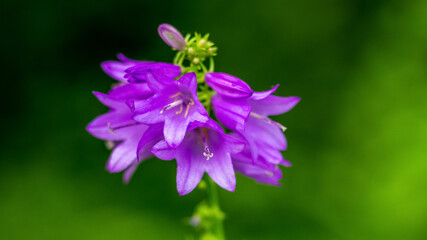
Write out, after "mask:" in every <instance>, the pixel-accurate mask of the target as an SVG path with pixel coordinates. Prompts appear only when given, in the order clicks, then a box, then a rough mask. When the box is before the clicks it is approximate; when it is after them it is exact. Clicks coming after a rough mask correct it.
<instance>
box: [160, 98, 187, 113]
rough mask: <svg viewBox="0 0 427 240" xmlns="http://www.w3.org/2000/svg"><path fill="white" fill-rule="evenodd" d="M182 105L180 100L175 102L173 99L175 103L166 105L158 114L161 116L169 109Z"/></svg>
mask: <svg viewBox="0 0 427 240" xmlns="http://www.w3.org/2000/svg"><path fill="white" fill-rule="evenodd" d="M182 103H183V101H182V100H176V99H175V101H173V102H172V103H169V104H168V105H166V106H164V107H163V109H162V110H161V111H160V113H161V114H162V113H164V112H165V111H166V110H169V109H171V108H174V107H176V106H178V105H181V104H182Z"/></svg>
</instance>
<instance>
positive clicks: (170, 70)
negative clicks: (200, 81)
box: [124, 63, 181, 87]
mask: <svg viewBox="0 0 427 240" xmlns="http://www.w3.org/2000/svg"><path fill="white" fill-rule="evenodd" d="M125 72H126V75H125V76H124V77H125V78H126V79H127V81H128V82H130V83H143V82H147V78H149V77H151V78H152V79H155V80H156V81H157V82H160V84H166V83H168V82H170V81H173V80H174V78H176V77H179V76H180V75H181V67H180V66H177V65H174V64H169V63H140V64H137V65H134V66H132V67H129V68H127V69H126V70H125ZM153 83H154V82H153V80H152V81H151V84H153ZM156 86H157V85H156ZM150 87H152V86H150Z"/></svg>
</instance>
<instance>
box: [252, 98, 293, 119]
mask: <svg viewBox="0 0 427 240" xmlns="http://www.w3.org/2000/svg"><path fill="white" fill-rule="evenodd" d="M299 100H300V98H299V97H278V96H273V95H270V96H268V97H266V98H264V99H261V100H249V104H250V105H251V107H252V111H253V112H255V113H257V114H259V115H263V116H269V115H279V114H282V113H285V112H287V111H289V110H291V109H292V108H293V107H294V106H295V105H296V104H297V103H298V102H299Z"/></svg>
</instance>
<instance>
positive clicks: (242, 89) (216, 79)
mask: <svg viewBox="0 0 427 240" xmlns="http://www.w3.org/2000/svg"><path fill="white" fill-rule="evenodd" d="M205 81H206V83H207V84H208V85H209V86H210V87H211V88H212V89H213V90H215V92H217V93H218V94H220V95H222V96H224V97H228V98H247V97H250V96H252V94H253V93H254V91H253V90H252V89H251V87H249V85H248V84H247V83H245V82H244V81H243V80H241V79H239V78H237V77H234V76H232V75H230V74H226V73H213V72H211V73H207V74H206V76H205Z"/></svg>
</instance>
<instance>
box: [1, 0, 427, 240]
mask: <svg viewBox="0 0 427 240" xmlns="http://www.w3.org/2000/svg"><path fill="white" fill-rule="evenodd" d="M0 13H1V16H2V21H0V26H1V29H2V37H1V38H0V46H1V47H2V51H1V53H2V59H3V61H2V62H3V63H2V65H1V67H2V70H1V73H2V90H3V91H2V94H1V98H2V99H1V100H2V117H1V126H2V144H1V155H2V157H1V162H0V173H1V174H0V193H1V195H0V238H1V239H8V240H9V239H55V240H56V239H64V240H66V239H91V240H93V239H102V240H108V239H129V240H130V239H184V238H185V237H186V236H188V235H189V234H190V233H191V231H192V229H191V228H190V227H188V226H186V224H185V221H186V220H188V219H186V218H187V217H189V216H190V215H191V214H192V212H193V208H194V207H195V205H196V204H197V203H198V202H200V200H201V199H202V198H203V197H204V195H203V193H202V192H200V191H196V192H194V193H192V194H190V195H189V196H184V197H179V196H178V193H177V192H176V188H175V171H176V165H175V163H174V162H165V161H160V160H156V159H152V160H150V161H148V162H146V163H144V164H143V165H141V167H140V168H139V169H138V171H137V172H136V174H135V176H134V178H133V179H132V181H131V182H130V184H129V185H127V186H124V185H123V184H122V182H121V175H120V174H108V173H107V172H106V171H105V169H104V165H105V163H106V160H107V158H108V154H109V152H108V151H107V150H106V148H105V146H104V145H103V144H102V143H101V142H100V141H99V140H97V139H95V138H93V137H91V136H90V135H89V134H88V133H86V132H85V130H84V127H85V125H86V124H87V123H88V122H89V121H90V120H92V118H94V117H95V116H96V115H98V114H101V113H103V112H104V111H106V108H105V107H103V106H102V105H101V104H100V103H98V101H97V100H96V99H95V97H94V96H93V95H91V91H92V90H97V91H103V92H106V91H107V90H108V87H107V86H108V84H109V83H113V82H114V81H113V80H112V79H110V78H109V77H108V76H107V75H106V74H104V73H103V72H102V71H101V69H100V67H99V63H100V62H101V61H103V60H108V59H113V58H115V54H116V53H117V52H119V51H121V52H123V53H125V54H127V55H128V56H129V57H132V58H139V59H150V60H156V61H172V58H173V52H172V51H170V49H169V47H168V46H167V45H165V44H164V43H163V42H162V40H161V39H160V37H158V36H157V32H156V28H157V26H158V25H159V24H160V23H163V22H167V23H171V24H172V25H174V26H176V27H177V28H178V29H179V30H180V31H181V32H183V33H186V32H193V31H198V32H200V33H206V32H209V33H211V37H210V39H212V40H213V41H214V42H215V43H216V44H217V46H218V47H219V49H218V57H216V69H217V70H218V71H221V72H227V73H230V74H233V75H235V76H237V77H239V78H241V79H244V80H245V81H247V82H248V83H250V84H251V86H253V89H254V90H256V91H262V90H266V89H268V88H269V87H271V86H272V85H274V84H276V83H280V84H281V86H280V88H279V92H278V93H279V94H280V95H287V96H290V95H295V96H300V97H302V100H301V102H300V103H299V105H297V107H296V108H295V109H294V110H292V111H291V112H289V113H288V114H285V115H283V116H281V117H278V118H275V120H277V121H279V122H281V123H283V124H284V125H285V126H287V127H288V130H287V131H286V135H287V138H288V141H289V150H288V151H287V152H285V157H286V158H287V159H288V160H290V161H291V162H292V163H293V166H292V167H291V168H288V169H285V170H284V179H283V181H282V182H283V187H280V188H278V187H271V186H264V185H259V184H256V183H254V182H253V181H251V180H248V179H246V178H244V177H242V176H239V177H238V179H237V188H236V192H235V193H229V192H226V191H221V192H220V197H221V204H222V208H223V210H224V211H225V212H226V213H227V219H226V221H225V228H226V233H227V236H228V238H229V239H263V240H265V239H304V240H307V239H316V240H317V239H328V240H329V239H358V240H359V239H376V240H377V239H426V238H427V230H426V229H427V228H426V225H425V224H426V222H427V191H426V189H427V178H426V170H427V147H426V146H427V137H426V136H427V124H426V120H427V100H426V99H427V31H426V29H427V14H426V13H427V1H424V0H418V1H385V0H384V1H378V0H377V1H369V0H363V1H356V0H354V1H338V0H325V1H316V0H302V1H290V0H289V1H235V2H232V1H194V2H189V1H171V2H169V3H167V2H165V1H143V0H138V1H128V0H121V1H81V0H79V1H67V2H65V1H64V2H62V3H61V2H58V1H53V0H50V1H49V0H41V1H27V2H26V3H24V2H22V1H19V2H17V1H15V2H13V1H3V2H2V3H1V4H0ZM106 83H107V84H106Z"/></svg>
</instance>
